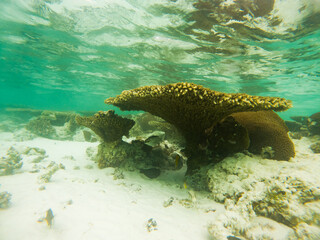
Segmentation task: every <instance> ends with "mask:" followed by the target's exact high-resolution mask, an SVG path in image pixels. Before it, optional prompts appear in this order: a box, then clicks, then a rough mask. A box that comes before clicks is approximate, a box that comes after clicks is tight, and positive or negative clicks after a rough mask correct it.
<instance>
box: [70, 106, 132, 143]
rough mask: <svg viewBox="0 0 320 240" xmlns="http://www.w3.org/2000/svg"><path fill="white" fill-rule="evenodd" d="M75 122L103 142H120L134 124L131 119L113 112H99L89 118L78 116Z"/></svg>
mask: <svg viewBox="0 0 320 240" xmlns="http://www.w3.org/2000/svg"><path fill="white" fill-rule="evenodd" d="M76 121H77V123H78V124H79V125H82V126H85V127H88V128H90V129H91V130H92V131H94V132H95V133H96V134H97V135H98V136H99V137H101V139H102V140H103V141H104V142H114V141H118V140H121V138H122V136H127V135H128V134H129V130H130V129H131V128H132V127H133V125H134V124H135V123H134V121H133V120H131V119H127V118H123V117H121V116H118V115H117V114H115V113H114V111H113V110H109V111H107V112H103V111H100V112H98V113H96V114H95V115H94V116H91V117H81V116H79V115H78V116H77V117H76Z"/></svg>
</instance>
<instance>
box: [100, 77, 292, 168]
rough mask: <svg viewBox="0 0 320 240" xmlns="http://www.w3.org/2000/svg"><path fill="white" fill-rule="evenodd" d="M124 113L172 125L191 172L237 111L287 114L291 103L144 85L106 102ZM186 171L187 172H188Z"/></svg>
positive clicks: (190, 87)
mask: <svg viewBox="0 0 320 240" xmlns="http://www.w3.org/2000/svg"><path fill="white" fill-rule="evenodd" d="M105 103H106V104H111V105H114V106H117V107H119V108H120V109H121V110H143V111H146V112H149V113H151V114H153V115H156V116H158V117H161V118H162V119H164V120H166V121H167V122H169V123H171V124H173V125H174V126H175V127H176V128H177V129H178V130H179V131H180V132H181V134H182V135H183V136H184V137H185V139H186V154H187V156H188V162H187V165H188V172H189V173H190V172H191V171H192V170H194V169H198V168H199V167H200V166H201V164H203V163H207V162H208V157H207V156H206V155H207V154H206V151H204V150H203V147H201V146H206V145H207V141H208V137H209V136H210V134H211V132H212V130H213V128H214V126H215V125H216V124H217V123H218V122H219V121H221V120H222V119H224V118H225V117H227V116H228V115H230V114H232V113H236V112H248V111H260V110H274V111H285V110H287V109H288V108H290V107H292V104H291V101H289V100H286V99H284V98H279V97H261V96H251V95H248V94H243V93H234V94H231V93H223V92H218V91H214V90H211V89H209V88H205V87H203V86H201V85H197V84H193V83H175V84H168V85H163V86H162V85H153V86H144V87H140V88H136V89H132V90H126V91H123V92H122V93H121V94H120V95H118V96H116V97H111V98H108V99H106V100H105ZM188 172H187V173H188Z"/></svg>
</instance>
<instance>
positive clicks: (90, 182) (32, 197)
mask: <svg viewBox="0 0 320 240" xmlns="http://www.w3.org/2000/svg"><path fill="white" fill-rule="evenodd" d="M10 146H14V148H15V149H17V150H18V151H19V152H20V151H22V150H23V149H25V147H38V148H42V149H45V151H46V154H47V155H48V157H47V158H45V159H44V160H43V161H41V162H40V163H38V164H37V165H38V166H43V167H46V166H48V165H49V163H50V162H51V161H54V162H56V163H57V164H59V163H62V164H63V165H64V166H65V170H63V169H60V170H58V171H57V172H56V173H55V174H54V175H53V176H52V178H51V181H50V182H48V183H45V184H39V183H38V177H39V176H40V175H42V174H43V173H45V172H46V171H47V170H46V169H40V172H38V173H30V172H29V171H30V170H32V166H33V165H34V163H32V162H31V159H32V158H31V157H30V156H26V155H21V156H22V157H23V160H22V161H23V167H22V168H21V169H19V170H17V171H16V174H14V175H9V176H0V183H1V187H0V192H2V191H8V192H9V193H11V194H12V198H11V201H10V202H11V204H10V206H9V208H7V209H3V210H0V239H3V240H20V239H32V240H37V239H41V240H43V239H59V240H64V239H66V240H71V239H92V240H94V239H133V240H134V239H137V240H138V239H139V240H141V239H175V240H177V239H208V238H209V234H208V231H207V226H208V224H209V222H210V221H212V220H213V219H214V218H215V216H216V215H217V214H219V213H220V212H222V211H224V207H223V206H222V205H221V204H217V203H215V202H213V201H211V200H208V199H206V198H205V196H197V201H196V203H195V204H196V207H194V208H186V207H185V206H183V205H182V204H180V203H179V200H181V199H188V198H189V194H188V189H187V190H186V189H184V188H182V187H181V186H182V185H183V178H182V177H183V172H182V171H180V172H172V173H167V174H165V175H164V176H161V177H160V178H159V179H158V180H151V179H148V178H146V177H144V176H142V175H141V174H139V173H133V172H131V173H130V172H124V176H125V178H124V179H120V180H113V175H112V173H113V172H114V169H113V168H107V169H103V170H101V169H98V168H97V167H96V164H95V163H94V162H92V160H90V159H89V158H88V157H87V155H86V149H87V147H90V146H94V147H95V146H97V143H88V142H68V141H56V140H49V139H44V138H36V139H34V140H32V141H25V142H14V141H13V135H12V134H10V133H1V134H0V155H1V156H4V155H5V154H6V151H7V150H8V148H9V147H10ZM65 156H73V157H74V160H71V159H70V158H65ZM86 165H92V166H93V169H87V168H86V167H85V166H86ZM74 166H80V170H74V169H73V168H74ZM166 179H167V180H166ZM40 186H45V188H46V189H45V190H42V191H40V190H39V187H40ZM170 197H174V199H175V200H174V202H173V204H172V205H171V206H169V207H164V206H163V203H164V201H166V200H168V199H169V198H170ZM70 200H71V201H72V203H71V204H70V202H69V201H70ZM49 208H51V209H52V211H53V214H54V222H53V225H52V227H51V228H50V227H49V226H48V225H47V223H46V222H38V219H40V218H41V217H44V216H45V214H46V211H47V210H48V209H49ZM208 208H213V209H215V210H216V212H212V211H211V212H208V213H207V212H206V209H208ZM150 218H153V219H154V220H155V221H156V222H157V230H154V231H151V232H148V231H147V227H146V224H147V221H148V219H150Z"/></svg>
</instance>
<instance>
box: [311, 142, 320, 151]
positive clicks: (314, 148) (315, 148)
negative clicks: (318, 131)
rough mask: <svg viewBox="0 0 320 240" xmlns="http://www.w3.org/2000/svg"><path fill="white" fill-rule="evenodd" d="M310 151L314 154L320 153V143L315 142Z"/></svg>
mask: <svg viewBox="0 0 320 240" xmlns="http://www.w3.org/2000/svg"><path fill="white" fill-rule="evenodd" d="M310 149H311V150H312V152H314V153H320V142H316V143H314V144H312V145H311V146H310Z"/></svg>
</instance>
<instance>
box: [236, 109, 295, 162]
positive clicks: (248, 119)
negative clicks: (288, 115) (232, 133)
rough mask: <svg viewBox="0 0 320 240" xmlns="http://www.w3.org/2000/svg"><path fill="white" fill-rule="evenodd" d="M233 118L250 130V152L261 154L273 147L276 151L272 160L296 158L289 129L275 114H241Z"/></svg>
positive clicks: (266, 112) (260, 112)
mask: <svg viewBox="0 0 320 240" xmlns="http://www.w3.org/2000/svg"><path fill="white" fill-rule="evenodd" d="M232 116H233V117H234V118H235V119H236V121H237V122H239V123H240V124H241V125H243V126H244V127H245V128H246V129H247V130H248V133H249V138H250V146H249V151H250V152H252V153H255V154H261V153H262V151H263V150H264V149H266V147H271V148H272V150H273V151H274V154H272V155H270V158H271V159H276V160H289V159H290V158H291V157H294V156H295V150H294V145H293V143H292V141H291V140H290V138H289V137H288V127H287V126H286V124H285V122H284V121H283V120H282V119H281V118H280V117H279V116H278V115H277V114H276V113H275V112H273V111H258V112H241V113H234V114H232Z"/></svg>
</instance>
